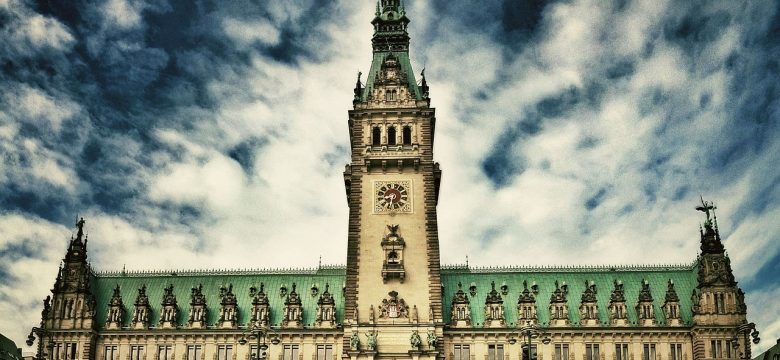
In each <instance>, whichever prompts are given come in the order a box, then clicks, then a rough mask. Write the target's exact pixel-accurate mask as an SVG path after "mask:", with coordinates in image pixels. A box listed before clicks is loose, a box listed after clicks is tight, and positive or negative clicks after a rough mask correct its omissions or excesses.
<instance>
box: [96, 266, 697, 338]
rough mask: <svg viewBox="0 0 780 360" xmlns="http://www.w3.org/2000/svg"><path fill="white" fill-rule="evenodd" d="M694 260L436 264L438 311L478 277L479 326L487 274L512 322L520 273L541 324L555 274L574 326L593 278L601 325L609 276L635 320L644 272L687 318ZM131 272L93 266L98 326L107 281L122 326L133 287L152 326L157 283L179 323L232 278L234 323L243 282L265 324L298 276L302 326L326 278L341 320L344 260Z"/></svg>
mask: <svg viewBox="0 0 780 360" xmlns="http://www.w3.org/2000/svg"><path fill="white" fill-rule="evenodd" d="M696 273H697V268H696V266H695V264H694V265H676V266H671V265H670V266H633V267H628V266H625V267H515V268H469V267H467V266H445V267H444V268H443V269H442V276H441V279H442V284H443V291H444V303H443V312H444V314H443V315H444V319H445V321H448V320H449V318H450V305H451V303H452V297H453V295H454V294H455V292H456V291H457V289H458V286H457V284H458V282H461V283H462V284H463V290H464V291H465V292H466V293H467V294H468V291H469V286H471V285H472V284H474V285H476V288H477V290H476V296H471V295H470V294H469V295H468V296H469V300H470V301H471V302H470V306H471V316H472V324H473V326H474V327H480V326H482V324H483V323H484V317H485V315H484V306H485V298H486V296H487V294H488V292H490V290H491V284H490V283H491V282H492V281H495V283H496V289H500V287H501V285H503V284H506V285H507V287H508V291H507V294H506V295H503V294H502V295H501V296H502V298H503V300H504V309H505V311H504V313H505V319H506V322H507V324H508V326H514V325H515V324H516V322H517V310H516V307H517V299H518V297H519V296H520V293H521V292H522V291H523V281H527V282H528V286H529V287H530V286H531V285H532V284H534V283H535V284H536V285H537V286H538V294H537V295H536V304H537V313H538V317H539V322H540V323H541V324H542V325H544V324H547V323H549V321H550V312H549V304H550V295H551V294H552V292H553V290H555V281H558V282H559V283H560V284H564V283H565V284H566V285H568V290H569V292H568V296H567V302H568V306H569V320H570V321H571V323H572V326H578V325H577V324H578V323H579V321H580V313H579V306H580V297H581V295H582V292H583V291H584V290H585V284H586V282H593V283H595V285H596V290H597V293H596V298H597V303H598V307H599V319H600V321H601V324H602V326H608V324H609V310H608V307H609V298H610V295H611V294H612V290H613V289H614V281H616V280H617V281H620V282H622V283H623V290H624V294H625V298H626V305H627V307H628V320H629V323H630V324H631V325H636V323H637V314H636V310H635V308H634V307H635V305H636V303H637V299H638V297H639V290H640V288H641V284H642V281H643V280H646V281H648V282H649V285H650V291H651V293H652V296H653V301H654V304H655V317H656V321H657V322H658V324H664V322H665V321H666V319H665V318H664V314H663V310H662V308H661V307H662V306H663V304H664V300H665V296H666V290H667V283H668V281H669V280H672V281H673V282H674V287H675V290H676V292H677V295H678V297H679V304H680V312H681V317H682V321H683V323H684V324H690V323H691V320H692V313H691V299H690V294H691V292H692V291H693V289H695V288H696V284H697V282H696ZM175 274H176V275H172V273H171V272H166V273H162V272H135V273H124V272H116V273H98V274H96V275H95V277H94V278H93V283H92V291H93V292H94V294H95V296H96V299H97V314H96V317H97V319H96V320H97V321H98V324H100V326H101V327H103V325H104V324H105V317H106V312H107V305H108V302H109V300H110V299H111V294H112V289H113V288H114V287H115V286H116V285H119V286H120V289H121V294H122V300H123V302H124V305H125V309H126V310H127V311H126V314H125V319H124V324H125V326H128V325H129V324H130V321H131V318H132V311H133V307H134V306H133V303H134V302H135V298H136V296H137V294H138V289H139V288H140V287H142V286H144V285H146V293H147V296H148V297H149V302H150V305H151V307H152V315H151V319H150V321H151V324H152V326H156V324H157V323H158V321H159V314H160V302H161V300H162V295H163V289H164V288H165V287H166V286H168V285H169V284H173V286H174V294H175V295H176V299H177V301H178V305H179V311H180V312H179V316H178V323H179V325H184V324H186V323H187V320H188V316H189V310H190V305H189V302H190V294H191V288H193V287H196V286H198V285H203V294H205V295H206V301H207V304H208V308H209V314H208V324H214V323H216V321H217V318H218V316H219V307H220V305H219V303H220V298H219V288H220V287H221V286H223V285H228V284H232V285H233V293H234V294H235V295H236V297H237V299H238V307H239V314H238V323H239V325H241V326H243V325H246V323H247V321H248V318H249V311H248V309H249V307H250V306H251V298H250V297H249V288H250V287H252V286H256V287H259V286H260V283H261V282H262V283H263V284H265V292H266V294H267V295H268V299H269V300H270V309H271V324H272V325H278V324H280V323H281V321H282V309H283V308H284V300H285V297H283V296H281V295H280V288H281V287H282V286H283V285H284V286H286V287H287V289H288V292H289V291H291V290H292V284H293V283H296V284H297V292H298V294H299V295H300V297H301V299H302V302H303V321H304V323H305V324H306V325H307V326H308V325H311V324H313V323H314V320H315V315H316V308H317V300H318V299H319V295H317V296H311V288H312V286H313V285H317V287H318V288H319V292H320V293H321V292H322V291H324V289H325V284H329V285H330V292H331V294H333V297H334V299H335V300H336V315H337V321H338V322H343V320H344V297H343V293H342V287H343V284H344V281H345V278H346V275H345V274H346V270H345V268H343V267H327V268H321V269H308V270H267V271H252V270H248V271H188V272H177V273H175Z"/></svg>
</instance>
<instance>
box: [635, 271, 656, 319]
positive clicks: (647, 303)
mask: <svg viewBox="0 0 780 360" xmlns="http://www.w3.org/2000/svg"><path fill="white" fill-rule="evenodd" d="M636 313H637V319H638V324H639V325H641V326H652V325H655V323H656V322H655V308H654V306H653V294H651V293H650V283H648V282H647V280H642V287H641V289H640V290H639V300H638V301H637V304H636Z"/></svg>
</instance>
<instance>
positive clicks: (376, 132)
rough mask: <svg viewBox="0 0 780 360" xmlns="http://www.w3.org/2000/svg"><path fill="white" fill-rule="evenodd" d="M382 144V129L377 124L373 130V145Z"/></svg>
mask: <svg viewBox="0 0 780 360" xmlns="http://www.w3.org/2000/svg"><path fill="white" fill-rule="evenodd" d="M380 144H382V129H380V128H379V126H375V127H374V128H373V129H372V130H371V145H374V146H379V145H380Z"/></svg>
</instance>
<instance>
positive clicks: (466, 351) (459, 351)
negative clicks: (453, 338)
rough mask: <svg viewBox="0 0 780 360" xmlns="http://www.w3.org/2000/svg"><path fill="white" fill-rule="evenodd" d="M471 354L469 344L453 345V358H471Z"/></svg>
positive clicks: (455, 359) (465, 359) (468, 359)
mask: <svg viewBox="0 0 780 360" xmlns="http://www.w3.org/2000/svg"><path fill="white" fill-rule="evenodd" d="M470 356H471V348H470V347H469V345H453V353H452V360H470Z"/></svg>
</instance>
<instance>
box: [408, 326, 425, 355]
mask: <svg viewBox="0 0 780 360" xmlns="http://www.w3.org/2000/svg"><path fill="white" fill-rule="evenodd" d="M409 343H411V345H412V350H415V351H416V350H420V346H422V339H421V338H420V334H419V333H418V332H417V330H414V331H412V336H410V337H409Z"/></svg>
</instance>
